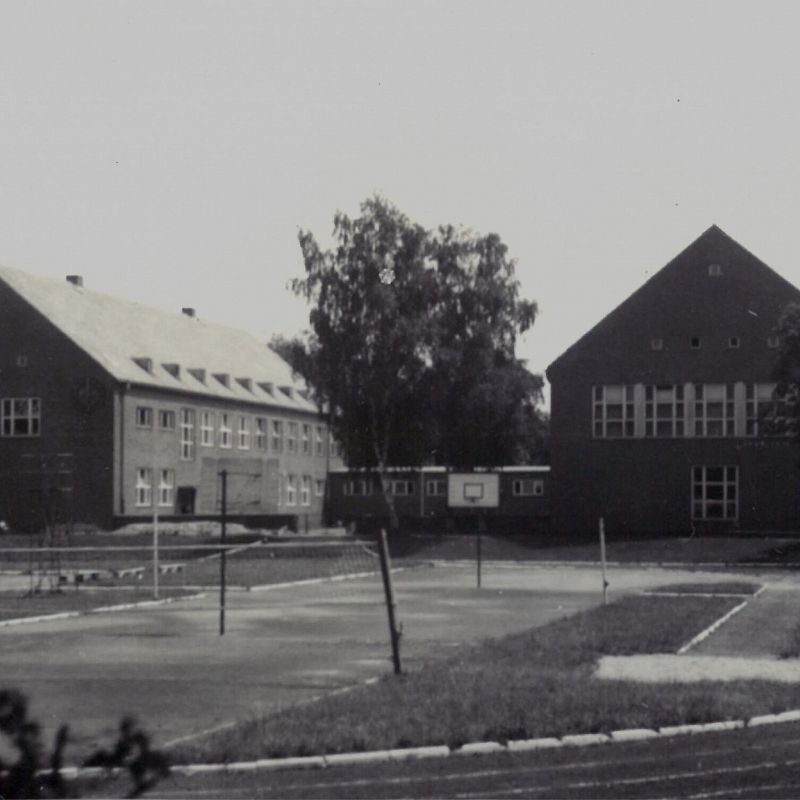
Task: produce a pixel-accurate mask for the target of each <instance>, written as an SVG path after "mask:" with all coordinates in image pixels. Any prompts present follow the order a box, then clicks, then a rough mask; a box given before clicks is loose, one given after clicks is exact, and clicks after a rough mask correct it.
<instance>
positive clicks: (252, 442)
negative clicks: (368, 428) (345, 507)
mask: <svg viewBox="0 0 800 800" xmlns="http://www.w3.org/2000/svg"><path fill="white" fill-rule="evenodd" d="M157 420H158V428H159V430H162V431H173V430H175V427H176V415H175V412H174V411H172V410H169V409H158V411H157ZM178 420H179V424H178V427H179V429H180V445H181V458H182V459H183V460H184V461H190V460H192V459H193V458H194V457H195V445H196V443H197V441H198V427H199V444H200V447H215V446H219V447H222V448H226V449H227V448H232V447H236V448H237V449H239V450H250V449H251V447H252V448H255V449H256V450H262V451H270V452H273V453H282V452H284V451H285V452H287V453H300V454H302V455H306V456H310V455H317V456H324V455H325V426H324V425H311V424H310V423H299V422H293V421H286V420H282V419H274V418H269V419H267V417H251V416H248V415H246V414H232V413H230V412H227V411H219V412H216V411H200V412H199V414H198V412H197V411H196V410H195V409H193V408H182V409H181V410H180V416H179V418H178ZM153 421H154V410H153V408H152V407H151V406H137V407H136V427H137V428H149V429H152V428H153ZM198 421H199V426H198ZM328 448H329V451H330V455H331V457H332V458H335V457H336V456H337V455H338V447H337V445H336V442H334V441H333V439H331V438H330V437H328Z"/></svg>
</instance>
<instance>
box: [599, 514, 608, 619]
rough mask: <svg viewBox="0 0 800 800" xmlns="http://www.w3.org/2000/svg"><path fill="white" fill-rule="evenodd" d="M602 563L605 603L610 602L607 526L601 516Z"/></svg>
mask: <svg viewBox="0 0 800 800" xmlns="http://www.w3.org/2000/svg"><path fill="white" fill-rule="evenodd" d="M600 564H601V567H602V570H603V605H606V604H607V603H608V581H607V580H606V526H605V523H604V522H603V518H602V517H600Z"/></svg>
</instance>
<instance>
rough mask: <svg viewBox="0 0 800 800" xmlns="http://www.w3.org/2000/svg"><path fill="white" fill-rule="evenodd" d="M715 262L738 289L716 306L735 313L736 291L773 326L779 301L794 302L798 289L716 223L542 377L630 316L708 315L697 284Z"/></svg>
mask: <svg viewBox="0 0 800 800" xmlns="http://www.w3.org/2000/svg"><path fill="white" fill-rule="evenodd" d="M715 261H720V263H724V264H725V271H726V275H727V273H728V268H729V267H730V272H731V273H734V275H735V276H736V277H735V284H736V286H737V287H738V288H737V289H734V290H733V291H729V292H728V293H727V294H722V295H718V296H716V297H715V298H714V299H713V302H714V304H715V306H717V307H718V308H722V307H723V306H724V305H727V306H730V307H736V308H735V312H736V313H741V312H742V310H743V309H742V308H739V306H740V299H741V297H737V295H736V292H737V291H738V292H739V293H740V294H743V295H745V296H746V297H747V303H748V307H749V308H750V309H751V310H750V311H749V312H748V313H749V314H752V315H753V316H754V317H760V318H761V320H762V323H764V321H765V320H766V319H771V320H772V321H771V322H770V323H769V324H770V325H774V323H775V322H777V315H778V314H779V312H780V310H781V307H782V306H783V305H785V303H787V302H798V301H800V290H798V289H797V287H795V286H794V285H792V284H791V283H790V282H789V281H787V280H786V279H785V278H783V277H782V276H780V275H779V274H778V273H777V272H775V271H774V270H773V269H772V268H771V267H769V266H768V265H767V264H765V263H764V262H763V261H761V259H759V258H757V257H756V256H754V255H753V254H752V253H751V252H750V251H749V250H747V249H746V248H744V247H742V245H740V244H739V243H738V242H737V241H736V240H735V239H733V238H732V237H730V236H728V234H727V233H725V231H723V230H722V229H721V228H719V227H718V226H717V225H712V226H711V227H709V228H708V229H707V230H705V231H704V232H703V233H702V234H700V236H698V237H697V239H695V240H694V241H693V242H692V243H691V244H690V245H688V246H687V247H686V248H684V249H683V250H682V251H681V252H680V253H678V255H677V256H675V257H674V258H673V259H672V260H671V261H670V262H669V263H668V264H666V265H665V266H664V267H662V268H661V269H659V270H658V271H657V272H656V273H655V274H654V275H653V276H652V277H650V278H649V279H648V280H647V281H645V283H644V284H642V285H641V286H640V287H639V288H638V289H637V290H636V291H635V292H633V294H631V295H630V296H629V297H627V298H626V299H625V300H623V301H622V303H620V304H619V305H618V306H617V307H616V308H614V309H613V310H612V311H610V312H609V313H608V314H606V316H605V317H603V318H602V319H601V320H600V321H599V322H598V323H597V324H596V325H594V326H593V327H592V328H591V329H590V330H589V331H587V332H586V333H585V334H584V335H583V336H581V337H580V339H578V340H577V341H576V342H575V343H574V344H572V345H571V346H570V347H568V348H567V349H566V350H565V351H564V352H563V353H562V354H561V355H560V356H559V357H558V358H556V359H555V361H553V362H552V363H551V364H550V365H549V366H548V367H547V370H546V374H547V376H548V378H550V377H551V375H553V374H555V373H556V372H557V371H558V370H559V369H560V368H561V367H562V366H565V365H566V364H567V363H571V362H572V361H573V360H574V358H575V357H577V356H579V354H581V353H582V352H583V351H584V350H585V349H586V348H587V347H588V346H590V345H591V344H593V343H595V342H596V340H598V339H601V338H602V339H607V338H608V335H609V334H611V333H612V332H613V331H614V330H615V329H618V328H619V327H620V325H622V324H624V323H625V322H626V321H628V320H629V319H630V318H637V319H641V318H642V317H643V316H647V318H648V319H651V320H663V319H665V318H666V319H669V320H671V322H672V323H673V324H674V323H675V322H676V320H677V319H678V318H679V317H680V318H681V319H682V320H683V321H684V322H685V321H686V320H687V319H694V320H697V319H698V318H707V317H709V313H708V312H709V308H708V307H707V306H706V305H705V303H706V302H708V301H709V298H708V297H707V296H705V294H704V292H703V291H702V290H701V288H700V287H702V286H703V285H708V282H707V281H706V280H705V277H704V276H706V275H707V267H708V266H709V265H710V264H711V263H712V262H715ZM726 285H730V284H726ZM676 287H679V291H680V292H681V294H682V295H683V297H684V302H683V303H682V304H681V306H680V308H679V309H676V308H675V307H671V308H670V307H666V306H665V299H664V298H665V295H666V296H670V295H674V292H675V290H676ZM761 306H763V308H762V307H761ZM757 307H758V310H759V311H760V312H762V311H763V312H764V313H762V314H759V313H754V312H753V310H752V309H756V308H757ZM693 324H696V322H693ZM764 324H766V323H764Z"/></svg>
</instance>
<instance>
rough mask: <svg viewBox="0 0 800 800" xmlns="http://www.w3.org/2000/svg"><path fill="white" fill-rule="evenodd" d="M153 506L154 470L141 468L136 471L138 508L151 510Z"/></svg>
mask: <svg viewBox="0 0 800 800" xmlns="http://www.w3.org/2000/svg"><path fill="white" fill-rule="evenodd" d="M152 505H153V470H152V469H150V468H149V467H139V468H138V469H137V470H136V506H137V508H149V507H150V506H152Z"/></svg>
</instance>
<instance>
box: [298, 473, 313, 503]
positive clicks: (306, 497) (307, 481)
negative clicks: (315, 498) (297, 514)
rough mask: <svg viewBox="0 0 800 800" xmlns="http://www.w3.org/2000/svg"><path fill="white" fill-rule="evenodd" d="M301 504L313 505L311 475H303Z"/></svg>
mask: <svg viewBox="0 0 800 800" xmlns="http://www.w3.org/2000/svg"><path fill="white" fill-rule="evenodd" d="M300 505H301V506H310V505H311V476H310V475H303V477H302V479H301V483H300Z"/></svg>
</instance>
